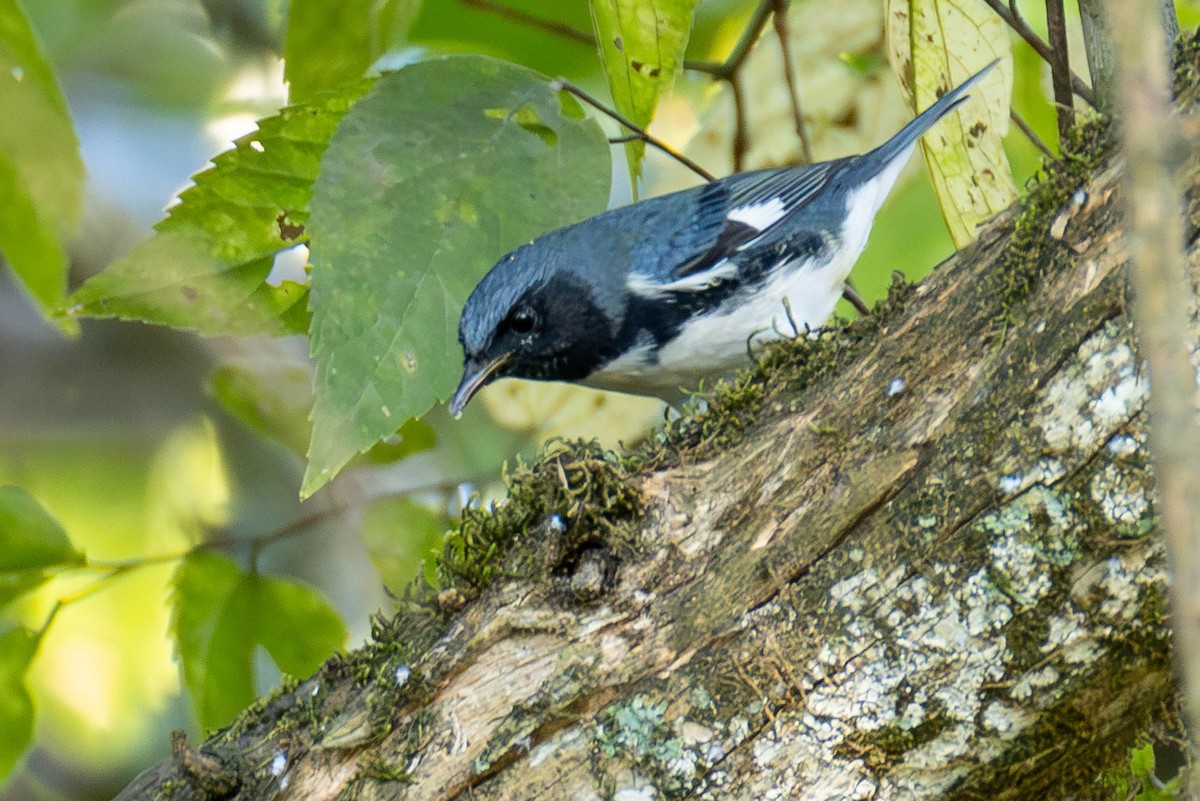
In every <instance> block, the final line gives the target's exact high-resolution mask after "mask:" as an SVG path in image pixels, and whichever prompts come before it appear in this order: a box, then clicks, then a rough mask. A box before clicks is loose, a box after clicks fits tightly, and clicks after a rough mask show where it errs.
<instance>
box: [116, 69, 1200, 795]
mask: <svg viewBox="0 0 1200 801" xmlns="http://www.w3.org/2000/svg"><path fill="white" fill-rule="evenodd" d="M1190 63H1192V64H1194V63H1195V61H1194V59H1193V60H1192V61H1191V62H1190ZM1189 72H1190V70H1189ZM1185 77H1186V76H1185ZM1186 83H1187V87H1186V88H1185V92H1184V94H1185V95H1186V98H1187V100H1186V103H1187V105H1188V106H1191V105H1192V104H1193V103H1194V97H1195V91H1194V86H1195V81H1194V80H1190V79H1188V80H1187V81H1186ZM1098 131H1099V127H1098V126H1094V127H1092V128H1091V129H1089V130H1088V131H1085V132H1083V133H1082V134H1081V135H1080V137H1079V141H1078V142H1077V143H1076V147H1077V150H1078V152H1077V153H1075V154H1074V155H1072V157H1071V159H1069V160H1068V162H1066V163H1064V164H1062V165H1059V166H1058V167H1056V168H1055V169H1054V170H1052V171H1051V174H1050V175H1049V176H1048V177H1047V178H1046V180H1045V181H1044V182H1043V183H1042V184H1041V186H1040V187H1039V188H1037V189H1035V190H1034V192H1033V193H1032V195H1031V197H1030V198H1029V199H1028V200H1027V201H1026V202H1025V203H1024V205H1023V207H1022V208H1020V209H1014V210H1012V211H1011V212H1009V213H1007V214H1004V215H1001V217H1000V218H999V219H997V220H995V221H993V222H992V223H991V224H989V225H988V226H987V227H986V228H985V229H984V230H982V232H981V233H980V236H979V237H978V239H977V241H976V242H975V243H974V244H973V245H971V246H970V247H969V248H967V249H966V250H964V251H963V252H961V253H960V254H958V255H957V256H956V257H955V258H953V259H951V260H950V261H948V262H947V263H945V264H943V265H942V266H941V267H939V268H938V269H937V270H935V271H934V272H933V274H932V275H931V276H930V277H929V278H928V279H926V280H925V281H924V282H923V283H922V284H921V285H920V286H918V287H916V288H915V289H912V290H911V291H908V292H898V293H897V296H896V297H895V298H893V300H892V301H891V302H890V303H889V305H888V308H887V309H886V310H885V311H883V312H880V313H879V314H878V316H877V317H875V318H874V319H872V320H870V321H865V322H862V323H859V324H856V325H855V326H850V327H847V328H842V329H836V330H833V331H831V332H830V333H828V334H827V335H826V336H824V337H823V338H821V339H819V340H817V341H811V340H810V341H806V342H803V343H801V344H798V345H795V346H791V347H786V348H780V349H776V350H773V351H772V352H771V353H769V354H768V356H767V359H766V361H765V363H764V366H763V367H762V369H761V371H760V373H758V374H756V375H755V376H752V377H747V378H744V379H742V380H740V381H739V382H737V383H736V384H735V385H734V386H733V387H730V388H727V389H725V390H724V391H722V392H719V393H718V396H717V398H716V399H715V400H714V401H713V408H712V409H711V411H710V412H709V413H708V414H707V416H703V417H700V418H697V419H695V420H689V421H686V422H682V423H677V424H675V425H673V426H671V430H670V432H668V433H667V434H665V435H664V436H663V437H662V438H661V439H660V440H659V441H657V442H655V443H652V444H651V445H648V446H646V447H645V448H643V450H642V451H640V452H639V453H638V454H635V455H633V456H627V457H621V456H614V455H611V454H602V453H599V452H597V451H595V450H594V449H590V448H586V447H580V448H564V449H560V450H559V451H557V452H555V453H552V454H549V455H548V456H547V457H546V459H545V461H543V462H542V463H541V464H539V465H538V466H537V467H535V468H534V469H532V470H526V471H523V472H522V473H521V474H520V475H518V476H517V477H516V478H515V479H514V484H513V500H512V502H511V503H510V504H509V505H508V506H507V507H502V508H501V510H500V511H499V512H497V513H496V514H494V515H485V514H482V513H480V514H478V515H476V516H474V517H472V518H471V519H468V520H467V521H466V522H465V524H464V527H463V530H462V532H461V533H460V534H459V535H458V537H457V538H456V539H455V541H454V543H453V544H452V553H451V554H450V558H449V560H448V562H447V567H446V569H445V578H446V582H447V586H446V588H445V589H444V590H443V591H442V593H441V594H440V595H439V596H438V598H437V599H411V600H410V602H408V603H407V604H406V608H405V609H404V610H402V611H401V613H400V615H399V616H398V617H396V618H395V619H391V620H387V621H383V620H381V621H380V622H379V624H378V625H377V627H376V629H377V631H376V635H377V642H375V643H373V644H372V645H370V646H368V647H366V648H364V649H363V650H361V651H360V652H357V653H354V654H350V655H348V656H347V657H345V658H339V659H337V660H331V662H330V663H329V664H327V665H326V666H325V667H324V668H323V669H322V670H321V671H320V673H319V674H318V675H316V676H314V677H311V678H309V679H306V680H304V681H300V682H298V683H296V684H295V685H293V686H290V687H289V688H287V689H286V691H284V692H282V693H280V694H279V695H277V696H276V697H274V698H273V699H270V700H267V701H265V702H262V703H260V704H259V705H258V706H257V707H256V708H254V709H252V710H249V711H247V713H245V714H244V715H243V716H242V717H241V718H240V719H239V720H238V721H237V722H236V723H235V724H234V726H232V727H230V728H229V729H227V730H225V731H222V732H219V733H217V734H216V735H215V736H213V737H212V738H211V739H209V740H208V741H207V742H206V743H205V744H203V745H202V746H198V747H197V748H195V749H194V750H193V749H192V748H189V747H188V746H186V745H184V744H182V743H179V744H178V745H177V749H176V756H175V758H173V759H171V760H168V761H167V762H164V763H163V764H162V765H160V766H158V767H157V768H155V769H153V770H151V771H148V772H147V773H146V774H144V775H143V776H142V777H140V778H139V779H138V780H137V781H136V782H134V783H133V784H132V785H131V786H130V787H129V788H127V790H126V791H125V793H124V794H123V796H122V797H123V798H128V799H134V798H138V799H157V798H167V797H170V798H176V799H181V798H187V799H191V798H210V799H212V798H233V797H236V798H239V799H267V798H305V799H309V798H311V799H318V798H319V799H326V798H330V799H332V798H362V799H384V798H396V799H451V798H462V799H467V798H470V799H527V798H578V799H592V798H595V799H602V798H605V799H606V798H617V799H622V800H623V801H633V800H634V799H660V798H691V797H695V798H714V799H715V798H721V799H727V798H730V799H736V798H744V799H767V798H784V797H797V798H813V799H843V798H845V799H850V798H905V799H908V798H912V799H917V798H929V799H940V798H947V799H949V798H953V799H964V798H968V799H969V798H980V799H983V798H987V799H996V798H1012V799H1027V798H1064V797H1067V796H1068V795H1076V796H1078V795H1083V796H1090V795H1098V794H1099V793H1100V790H1099V785H1098V783H1097V781H1098V780H1097V777H1098V776H1099V774H1100V773H1101V772H1103V771H1104V770H1106V769H1108V768H1113V767H1115V768H1120V767H1121V766H1122V765H1123V764H1125V761H1126V760H1127V754H1128V749H1129V747H1130V746H1132V745H1134V744H1135V743H1136V741H1137V738H1138V737H1139V736H1140V735H1141V734H1142V733H1143V732H1144V731H1146V729H1147V727H1148V726H1150V725H1152V724H1153V723H1154V721H1155V720H1156V719H1158V718H1162V717H1164V716H1169V715H1170V714H1171V713H1170V710H1171V709H1173V705H1174V698H1175V696H1174V690H1173V687H1172V681H1171V670H1170V648H1169V635H1168V631H1167V628H1166V621H1165V611H1164V609H1165V605H1164V597H1165V592H1164V591H1165V588H1166V584H1165V582H1166V575H1165V572H1164V564H1163V552H1162V546H1161V543H1160V539H1159V537H1158V535H1157V531H1156V518H1155V512H1154V499H1153V477H1152V474H1151V470H1150V467H1149V462H1148V459H1147V455H1146V451H1145V441H1146V437H1145V415H1144V413H1143V411H1142V409H1143V403H1144V401H1145V398H1146V393H1147V386H1146V382H1145V378H1144V372H1143V366H1142V363H1141V361H1140V359H1139V357H1138V355H1137V343H1136V341H1135V339H1134V337H1133V336H1132V331H1131V327H1130V320H1129V316H1128V312H1127V294H1128V292H1129V291H1130V289H1129V287H1128V285H1127V282H1126V269H1125V261H1126V258H1125V251H1124V248H1123V246H1122V240H1121V237H1120V235H1119V233H1118V224H1119V212H1120V197H1119V194H1120V190H1119V187H1118V184H1117V181H1116V178H1117V172H1118V165H1114V164H1112V163H1111V162H1110V161H1109V160H1108V158H1107V157H1106V156H1103V155H1102V153H1103V144H1102V136H1100V135H1099V133H1098ZM1186 179H1187V184H1188V186H1190V187H1192V191H1191V192H1190V193H1189V199H1190V200H1189V202H1190V204H1191V205H1190V207H1189V209H1188V215H1189V219H1190V220H1195V219H1200V201H1198V198H1200V173H1198V171H1197V165H1196V164H1192V165H1191V166H1190V167H1189V171H1188V174H1187V176H1186ZM1188 236H1189V242H1190V245H1189V246H1190V248H1191V257H1192V258H1191V263H1192V265H1193V267H1194V268H1195V269H1194V274H1193V281H1194V282H1196V283H1200V248H1198V246H1197V243H1196V229H1195V226H1194V225H1190V226H1189V232H1188ZM899 255H902V254H898V256H899ZM897 266H900V265H899V264H898V265H897ZM1193 320H1196V316H1195V315H1193ZM1193 335H1195V336H1196V337H1197V341H1198V342H1200V323H1198V324H1197V327H1196V330H1195V331H1193Z"/></svg>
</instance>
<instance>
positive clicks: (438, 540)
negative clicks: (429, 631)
mask: <svg viewBox="0 0 1200 801" xmlns="http://www.w3.org/2000/svg"><path fill="white" fill-rule="evenodd" d="M450 522H451V521H450V518H449V517H448V516H447V515H445V514H438V513H437V512H435V511H434V510H433V509H430V508H429V507H428V506H424V505H422V504H419V503H416V502H415V501H412V500H410V499H408V498H406V497H403V496H397V497H393V498H382V499H380V500H378V501H376V502H375V503H373V504H371V505H370V506H369V507H367V512H366V515H364V517H363V527H362V538H363V544H364V545H365V546H366V548H367V553H368V554H369V555H370V557H371V561H372V562H373V563H374V565H375V569H376V570H378V571H379V576H380V578H382V579H383V583H384V584H385V585H386V586H387V587H388V588H389V589H391V590H392V591H393V592H395V593H399V592H400V591H402V590H403V589H404V588H405V586H407V585H408V583H409V582H410V581H412V580H413V578H414V577H415V576H416V575H417V571H418V570H419V569H420V567H421V563H422V562H424V563H425V569H426V577H427V578H429V579H432V578H433V577H434V576H435V575H436V573H437V571H436V560H437V557H438V556H439V555H440V554H441V552H442V543H443V541H444V538H445V533H446V530H447V529H448V528H450Z"/></svg>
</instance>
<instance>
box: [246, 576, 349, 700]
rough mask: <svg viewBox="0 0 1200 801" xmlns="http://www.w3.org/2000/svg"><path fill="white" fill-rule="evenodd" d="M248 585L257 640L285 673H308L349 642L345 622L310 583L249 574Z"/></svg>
mask: <svg viewBox="0 0 1200 801" xmlns="http://www.w3.org/2000/svg"><path fill="white" fill-rule="evenodd" d="M247 588H248V593H247V594H248V595H249V602H250V605H251V608H252V609H255V610H258V614H256V616H255V621H256V623H257V624H258V625H257V628H256V632H255V633H256V640H257V641H258V642H260V643H262V645H263V647H264V648H266V649H267V653H269V654H270V655H271V658H272V659H273V660H275V664H276V665H278V666H279V669H280V670H282V671H283V672H284V673H290V674H291V675H293V676H307V675H308V674H310V673H312V672H314V671H315V670H316V669H317V668H319V667H320V666H321V663H322V662H323V661H325V659H326V658H328V657H329V655H330V654H332V653H333V652H334V651H336V650H338V649H339V648H342V647H344V646H345V645H346V637H347V636H348V632H347V631H346V624H345V623H343V622H342V618H341V616H340V615H338V613H337V611H336V610H335V609H334V608H333V607H332V606H330V605H329V602H328V601H326V600H325V599H324V598H323V597H321V594H320V593H318V592H317V591H316V590H314V589H312V588H311V587H306V586H304V585H302V584H297V583H296V582H294V581H288V580H285V579H280V578H269V577H266V576H250V577H249V580H248V582H247Z"/></svg>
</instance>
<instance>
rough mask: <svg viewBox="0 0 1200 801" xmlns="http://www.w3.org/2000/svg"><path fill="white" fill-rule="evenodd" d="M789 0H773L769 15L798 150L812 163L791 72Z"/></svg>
mask: <svg viewBox="0 0 1200 801" xmlns="http://www.w3.org/2000/svg"><path fill="white" fill-rule="evenodd" d="M788 2H789V0H775V7H774V13H773V14H772V15H771V19H772V21H773V22H774V23H775V35H776V36H777V37H778V38H779V52H780V53H782V54H783V77H784V81H785V82H786V83H787V88H788V98H789V99H790V100H791V102H792V119H793V121H794V122H795V125H796V135H797V136H799V137H800V150H801V152H802V154H803V156H804V163H805V164H812V161H813V152H812V143H810V142H809V141H808V131H807V129H806V128H805V126H804V111H803V110H802V109H801V108H800V92H799V91H798V90H797V89H796V76H795V75H794V74H793V73H792V48H791V44H790V42H789V37H788V21H787V7H788Z"/></svg>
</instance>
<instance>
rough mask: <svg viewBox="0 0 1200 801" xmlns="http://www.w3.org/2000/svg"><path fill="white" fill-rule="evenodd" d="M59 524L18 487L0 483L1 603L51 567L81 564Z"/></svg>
mask: <svg viewBox="0 0 1200 801" xmlns="http://www.w3.org/2000/svg"><path fill="white" fill-rule="evenodd" d="M83 561H84V557H83V554H82V553H80V552H79V551H77V550H75V548H74V547H73V546H72V545H71V541H70V540H69V539H68V538H67V534H66V532H65V531H63V529H62V526H60V525H59V524H58V521H56V520H55V519H54V518H53V517H51V516H50V515H49V514H48V513H47V512H46V510H44V509H43V508H42V507H41V505H40V504H38V502H37V501H36V500H34V499H33V497H31V496H30V495H29V494H28V493H26V492H25V491H24V490H22V489H19V488H17V487H10V486H5V487H0V606H3V605H5V604H7V603H8V602H9V601H11V600H13V599H14V598H16V597H18V596H20V595H23V594H24V593H26V592H29V591H30V590H32V589H35V588H36V587H38V586H40V585H41V584H42V583H43V582H45V581H46V580H47V579H48V578H49V577H50V574H49V572H48V571H49V570H50V569H51V568H55V567H60V566H69V565H81V564H83Z"/></svg>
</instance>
